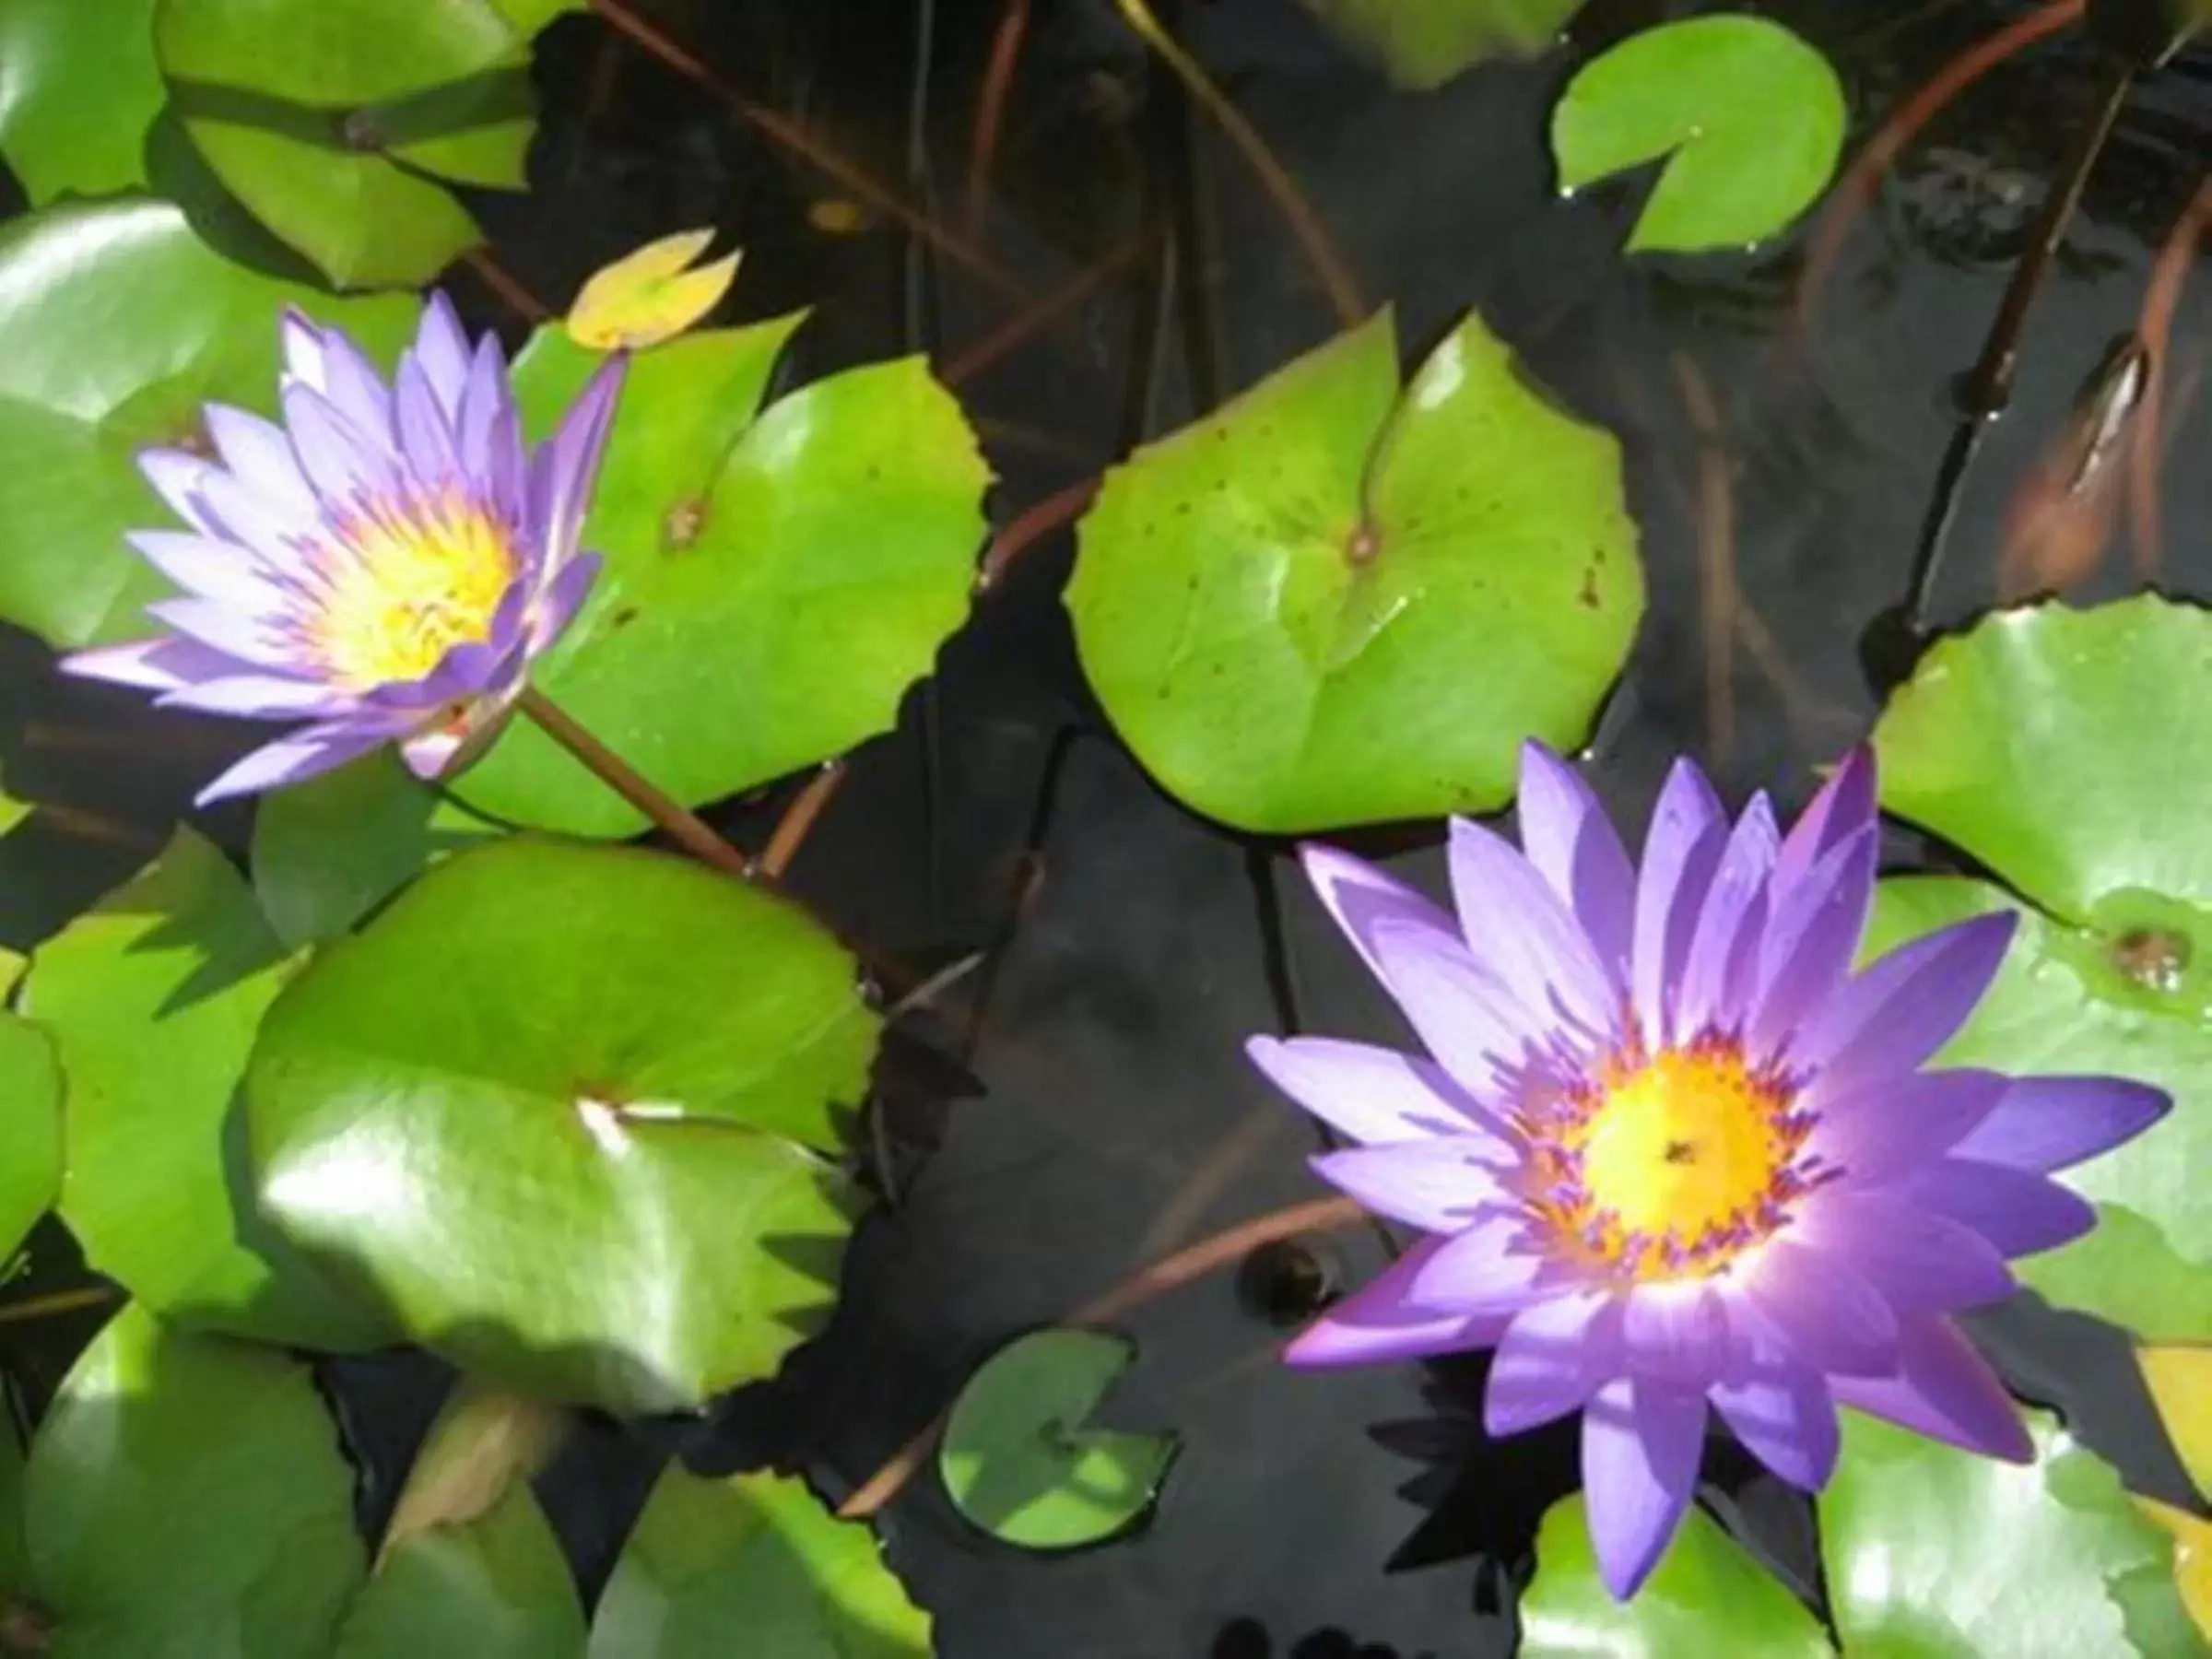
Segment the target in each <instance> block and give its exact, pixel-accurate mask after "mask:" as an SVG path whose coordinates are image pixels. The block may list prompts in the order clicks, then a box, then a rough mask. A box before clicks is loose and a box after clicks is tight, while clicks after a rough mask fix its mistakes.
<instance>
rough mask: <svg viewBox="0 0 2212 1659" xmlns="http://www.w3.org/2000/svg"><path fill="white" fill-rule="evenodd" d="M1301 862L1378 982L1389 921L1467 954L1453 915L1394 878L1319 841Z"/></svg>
mask: <svg viewBox="0 0 2212 1659" xmlns="http://www.w3.org/2000/svg"><path fill="white" fill-rule="evenodd" d="M1299 859H1300V863H1302V864H1303V865H1305V870H1306V879H1307V880H1308V881H1310V882H1312V884H1313V893H1314V896H1315V897H1316V898H1318V899H1319V900H1321V903H1322V908H1323V909H1324V910H1325V911H1327V912H1329V915H1330V916H1331V917H1332V918H1333V919H1334V920H1335V924H1336V925H1337V927H1338V928H1339V929H1341V930H1342V932H1343V934H1344V936H1345V937H1346V938H1347V939H1349V940H1350V941H1351V942H1352V948H1353V949H1355V950H1357V951H1358V952H1359V954H1360V956H1361V957H1362V958H1363V959H1365V960H1366V962H1367V965H1368V967H1369V969H1370V970H1371V971H1372V972H1373V973H1374V974H1375V976H1376V977H1377V978H1378V979H1379V978H1381V977H1382V964H1381V963H1380V962H1378V961H1377V960H1376V959H1375V947H1374V930H1375V925H1376V924H1377V923H1379V922H1381V921H1382V919H1383V918H1384V917H1385V916H1390V917H1395V918H1397V919H1398V920H1399V921H1402V922H1405V923H1407V924H1412V925H1415V926H1418V927H1421V928H1424V929H1427V930H1428V931H1430V932H1431V933H1435V934H1438V935H1441V936H1442V937H1443V938H1445V939H1447V940H1449V941H1450V942H1451V944H1452V947H1453V949H1455V950H1457V951H1459V952H1460V953H1461V954H1462V955H1465V951H1466V947H1465V945H1464V944H1462V943H1461V942H1460V937H1459V928H1458V925H1457V924H1455V923H1454V922H1453V920H1452V918H1451V916H1450V915H1449V914H1447V913H1446V912H1444V911H1443V910H1441V909H1440V908H1439V907H1438V906H1437V905H1435V904H1432V903H1431V902H1430V900H1428V899H1427V898H1425V897H1424V896H1423V895H1421V894H1419V893H1417V892H1416V891H1414V889H1413V888H1409V887H1407V886H1406V884H1405V883H1404V882H1402V881H1400V880H1398V879H1397V878H1396V877H1394V876H1391V875H1388V874H1386V873H1385V872H1383V871H1382V870H1380V869H1378V868H1376V867H1375V866H1374V865H1371V864H1369V863H1367V862H1366V861H1365V860H1364V859H1359V858H1354V857H1353V856H1352V855H1351V854H1350V853H1339V852H1338V851H1336V849H1335V848H1334V847H1328V846H1324V845H1323V844H1322V843H1321V842H1319V841H1308V842H1306V843H1305V844H1304V845H1303V846H1301V847H1300V848H1299Z"/></svg>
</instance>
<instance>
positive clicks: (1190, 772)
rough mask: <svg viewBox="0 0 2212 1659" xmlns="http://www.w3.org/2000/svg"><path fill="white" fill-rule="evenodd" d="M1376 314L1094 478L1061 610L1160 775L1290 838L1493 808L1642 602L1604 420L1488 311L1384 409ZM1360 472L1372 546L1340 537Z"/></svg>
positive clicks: (1390, 376) (1388, 357)
mask: <svg viewBox="0 0 2212 1659" xmlns="http://www.w3.org/2000/svg"><path fill="white" fill-rule="evenodd" d="M1393 337H1394V335H1393V329H1392V324H1391V320H1390V317H1389V315H1388V313H1384V314H1382V315H1381V316H1378V317H1377V318H1375V319H1374V320H1373V321H1371V322H1370V323H1368V324H1363V325H1361V326H1360V327H1359V328H1356V329H1354V330H1352V331H1351V332H1350V333H1348V334H1346V335H1341V336H1339V337H1338V338H1337V339H1335V340H1334V341H1331V342H1330V343H1329V344H1327V345H1325V346H1323V347H1320V348H1319V349H1318V350H1316V351H1313V352H1312V353H1309V354H1308V355H1307V356H1305V357H1303V358H1301V359H1298V360H1297V361H1296V362H1294V363H1292V364H1290V365H1289V366H1288V367H1287V368H1285V369H1283V370H1281V371H1278V372H1277V373H1276V374H1275V375H1273V376H1271V377H1270V378H1269V379H1268V380H1266V381H1265V382H1262V383H1261V384H1260V385H1258V386H1256V387H1254V388H1253V390H1251V391H1249V392H1247V393H1245V394H1243V395H1241V396H1240V397H1238V398H1236V399H1234V400H1233V401H1231V402H1230V403H1229V404H1228V405H1225V406H1223V407H1222V408H1220V409H1219V410H1218V411H1216V412H1215V413H1214V414H1213V415H1211V416H1209V417H1208V418H1206V419H1205V420H1202V421H1200V422H1199V423H1197V424H1196V425H1194V426H1192V427H1189V428H1186V429H1184V430H1182V431H1181V432H1178V433H1176V434H1174V435H1173V436H1171V437H1170V438H1167V439H1165V440H1163V441H1160V442H1159V443H1156V444H1152V445H1149V446H1147V447H1146V448H1144V449H1140V450H1139V451H1138V452H1137V453H1135V456H1134V457H1132V458H1131V459H1130V460H1129V461H1128V462H1127V463H1125V464H1124V465H1121V466H1118V467H1115V468H1114V469H1112V471H1111V472H1110V473H1109V474H1108V475H1107V479H1106V483H1105V486H1104V488H1103V489H1102V490H1101V491H1100V496H1099V500H1098V501H1097V503H1096V505H1094V506H1093V507H1092V509H1091V510H1090V512H1088V514H1087V515H1086V516H1085V518H1084V520H1083V522H1082V524H1081V525H1080V526H1079V528H1078V540H1079V547H1080V552H1079V555H1078V558H1077V566H1076V571H1075V575H1074V577H1073V579H1072V581H1071V582H1070V583H1069V585H1068V590H1067V601H1066V602H1067V606H1068V610H1069V613H1070V616H1071V617H1072V618H1073V621H1074V624H1075V630H1076V641H1077V648H1078V650H1079V652H1080V653H1081V656H1082V660H1083V666H1084V669H1085V672H1086V673H1087V674H1088V677H1089V679H1090V683H1091V686H1092V688H1094V689H1095V690H1096V691H1097V693H1098V695H1099V698H1100V701H1101V702H1103V703H1104V705H1105V707H1106V710H1107V712H1108V713H1109V714H1110V715H1111V716H1112V720H1113V723H1114V725H1115V728H1116V729H1117V730H1118V731H1119V732H1120V734H1121V735H1122V736H1123V738H1124V740H1125V741H1126V742H1127V743H1128V744H1129V746H1130V747H1131V748H1132V749H1133V750H1134V751H1135V753H1136V755H1137V758H1138V759H1140V760H1142V761H1143V762H1144V764H1145V766H1146V767H1147V770H1148V771H1150V772H1151V773H1152V775H1153V776H1154V777H1155V778H1156V779H1158V780H1159V782H1160V783H1161V784H1163V785H1164V786H1165V787H1166V788H1168V789H1169V790H1170V791H1171V792H1172V793H1173V794H1176V795H1177V796H1179V797H1180V798H1181V799H1182V800H1183V801H1184V802H1185V803H1186V804H1188V805H1189V806H1193V807H1194V808H1196V809H1197V810H1198V811H1200V812H1203V813H1206V814H1207V815H1208V816H1210V817H1212V818H1218V819H1220V820H1222V821H1223V822H1226V823H1229V824H1232V825H1235V826H1237V827H1239V828H1241V829H1246V830H1263V831H1270V832H1289V831H1299V830H1314V829H1321V828H1326V827H1332V826H1343V825H1350V824H1360V823H1371V822H1380V821H1385V820H1390V819H1397V818H1428V817H1434V816H1436V815H1439V814H1441V813H1445V812H1453V811H1486V810H1488V809H1490V808H1493V807H1496V806H1501V805H1502V804H1503V803H1504V802H1505V801H1506V799H1507V798H1508V797H1509V796H1510V794H1511V793H1512V782H1513V775H1514V763H1515V757H1516V754H1517V752H1518V749H1519V747H1520V745H1521V743H1522V741H1523V740H1524V738H1527V737H1530V736H1536V737H1541V738H1544V739H1546V740H1547V741H1548V742H1550V743H1551V744H1553V745H1554V746H1555V747H1560V748H1567V747H1571V746H1572V744H1573V743H1574V742H1575V740H1577V739H1578V738H1579V737H1580V736H1581V735H1583V732H1584V731H1585V730H1586V728H1587V726H1588V724H1589V722H1590V719H1591V718H1592V715H1593V713H1594V711H1595V709H1596V706H1597V703H1598V701H1599V700H1600V698H1601V697H1602V696H1603V695H1604V693H1605V690H1606V687H1607V686H1609V685H1610V684H1611V683H1612V681H1613V678H1614V677H1615V676H1616V674H1617V673H1618V670H1619V667H1620V665H1621V663H1622V661H1623V660H1624V658H1625V656H1626V654H1627V652H1628V648H1629V643H1630V640H1631V638H1632V637H1633V635H1634V632H1635V629H1636V624H1637V620H1638V618H1640V617H1641V614H1642V608H1643V576H1642V571H1641V566H1640V565H1639V562H1638V559H1637V555H1636V535H1635V528H1634V525H1633V524H1632V523H1631V522H1630V518H1629V516H1628V513H1627V510H1626V506H1625V500H1624V494H1623V487H1622V481H1621V470H1620V451H1619V446H1618V442H1617V441H1615V440H1614V438H1613V437H1612V436H1611V434H1609V433H1607V432H1605V431H1603V430H1601V429H1597V428H1595V427H1591V426H1586V425H1584V424H1583V423H1581V422H1580V421H1577V420H1575V419H1573V418H1571V417H1570V416H1567V415H1565V414H1562V413H1560V412H1559V411H1558V410H1557V409H1555V408H1554V407H1553V406H1551V405H1549V404H1548V403H1547V402H1546V401H1545V399H1544V398H1543V397H1542V395H1541V394H1538V393H1537V392H1535V390H1533V389H1532V388H1531V387H1529V386H1528V385H1527V384H1526V383H1525V382H1524V381H1523V380H1522V379H1521V377H1520V375H1519V372H1518V371H1517V370H1516V368H1515V367H1514V365H1513V363H1512V359H1511V356H1510V354H1509V352H1508V351H1507V349H1506V347H1504V346H1503V345H1502V344H1500V342H1499V341H1498V340H1496V339H1495V338H1494V337H1492V336H1491V335H1489V334H1488V331H1487V330H1486V329H1485V328H1484V327H1483V325H1482V324H1481V322H1480V321H1479V320H1478V319H1476V318H1473V317H1470V318H1469V319H1467V320H1466V321H1465V323H1463V324H1461V325H1460V326H1459V327H1458V328H1457V329H1456V330H1454V331H1453V333H1452V334H1451V335H1448V336H1447V337H1446V338H1445V340H1444V342H1443V344H1442V345H1441V346H1440V347H1438V348H1437V350H1436V351H1435V353H1434V354H1432V355H1431V356H1430V359H1429V360H1428V361H1427V362H1426V363H1425V364H1424V365H1423V366H1422V368H1421V369H1420V371H1419V372H1418V374H1417V375H1416V376H1415V378H1414V380H1413V382H1412V383H1411V385H1410V386H1409V387H1407V388H1406V391H1405V394H1404V398H1403V402H1402V404H1401V399H1400V393H1399V388H1398V383H1397V374H1396V358H1395V350H1394V345H1393ZM1378 444H1380V445H1381V446H1382V447H1381V450H1380V453H1379V455H1378V456H1377V459H1376V462H1375V465H1374V466H1373V476H1372V490H1371V503H1372V507H1373V520H1374V522H1373V525H1372V529H1373V532H1374V535H1373V537H1372V540H1371V543H1369V544H1367V545H1368V546H1371V548H1372V557H1371V558H1370V559H1365V561H1364V562H1362V561H1361V560H1360V559H1357V558H1355V557H1354V544H1355V537H1356V535H1358V533H1359V529H1360V498H1361V490H1360V484H1361V477H1362V474H1363V472H1365V471H1366V470H1367V469H1368V465H1369V457H1370V454H1371V452H1375V451H1376V449H1377V446H1378Z"/></svg>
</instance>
